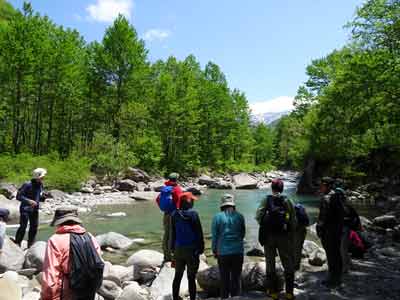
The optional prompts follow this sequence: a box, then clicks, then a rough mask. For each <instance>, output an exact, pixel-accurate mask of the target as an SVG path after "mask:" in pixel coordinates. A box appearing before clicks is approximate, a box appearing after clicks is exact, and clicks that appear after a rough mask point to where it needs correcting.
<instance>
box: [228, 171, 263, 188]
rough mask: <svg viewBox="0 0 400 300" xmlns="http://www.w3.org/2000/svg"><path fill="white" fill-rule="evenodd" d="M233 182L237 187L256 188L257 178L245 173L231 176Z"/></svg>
mask: <svg viewBox="0 0 400 300" xmlns="http://www.w3.org/2000/svg"><path fill="white" fill-rule="evenodd" d="M233 183H234V185H235V186H236V188H237V189H256V188H257V183H258V182H257V180H256V179H255V178H254V177H252V176H250V175H249V174H246V173H241V174H238V175H235V176H233Z"/></svg>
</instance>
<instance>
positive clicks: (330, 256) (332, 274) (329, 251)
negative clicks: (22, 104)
mask: <svg viewBox="0 0 400 300" xmlns="http://www.w3.org/2000/svg"><path fill="white" fill-rule="evenodd" d="M341 238H342V233H341V231H340V232H339V231H326V232H325V233H324V234H323V235H322V239H321V242H322V246H323V247H324V249H325V252H326V258H327V260H328V270H329V278H328V281H329V283H330V284H333V285H337V284H340V282H341V280H342V268H343V261H342V255H341V251H340V248H341Z"/></svg>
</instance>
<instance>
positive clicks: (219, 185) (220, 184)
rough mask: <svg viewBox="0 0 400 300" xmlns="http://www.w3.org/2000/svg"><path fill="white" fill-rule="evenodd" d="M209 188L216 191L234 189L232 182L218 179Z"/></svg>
mask: <svg viewBox="0 0 400 300" xmlns="http://www.w3.org/2000/svg"><path fill="white" fill-rule="evenodd" d="M210 188H213V189H218V190H232V189H234V188H235V186H234V185H233V183H232V182H229V181H226V180H224V179H221V178H219V179H217V180H216V181H215V183H213V184H212V185H210Z"/></svg>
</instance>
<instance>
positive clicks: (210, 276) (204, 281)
mask: <svg viewBox="0 0 400 300" xmlns="http://www.w3.org/2000/svg"><path fill="white" fill-rule="evenodd" d="M197 283H198V284H199V285H200V287H201V288H202V289H203V290H204V291H205V292H207V294H208V296H218V295H219V290H220V275H219V270H218V266H212V267H209V268H208V269H205V270H203V271H199V272H198V273H197Z"/></svg>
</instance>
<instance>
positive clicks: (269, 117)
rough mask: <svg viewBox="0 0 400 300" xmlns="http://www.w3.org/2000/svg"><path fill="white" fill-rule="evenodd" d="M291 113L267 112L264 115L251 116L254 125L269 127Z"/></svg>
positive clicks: (288, 111) (287, 111)
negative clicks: (259, 124)
mask: <svg viewBox="0 0 400 300" xmlns="http://www.w3.org/2000/svg"><path fill="white" fill-rule="evenodd" d="M289 113H290V110H286V111H281V112H266V113H262V114H253V115H252V116H251V120H252V122H253V123H256V124H257V123H264V124H267V125H270V124H272V123H274V122H276V121H278V120H279V119H280V118H282V117H284V116H286V115H288V114H289Z"/></svg>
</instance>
